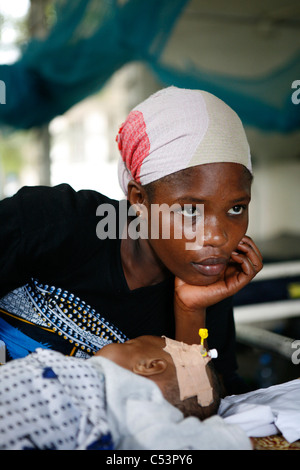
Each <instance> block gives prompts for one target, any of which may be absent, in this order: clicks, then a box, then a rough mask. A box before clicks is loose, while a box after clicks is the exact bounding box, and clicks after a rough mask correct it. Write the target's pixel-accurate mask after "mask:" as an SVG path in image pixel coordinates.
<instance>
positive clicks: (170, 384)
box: [97, 336, 220, 420]
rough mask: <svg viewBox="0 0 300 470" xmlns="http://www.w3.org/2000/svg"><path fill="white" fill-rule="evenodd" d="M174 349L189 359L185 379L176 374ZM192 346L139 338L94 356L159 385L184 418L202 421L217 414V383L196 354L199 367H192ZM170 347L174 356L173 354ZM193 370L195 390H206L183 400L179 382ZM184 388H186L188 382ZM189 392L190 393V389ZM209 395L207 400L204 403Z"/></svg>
mask: <svg viewBox="0 0 300 470" xmlns="http://www.w3.org/2000/svg"><path fill="white" fill-rule="evenodd" d="M177 346H178V348H179V349H180V348H182V346H183V347H184V349H185V351H187V353H188V354H189V356H188V357H190V358H191V362H190V363H189V362H186V363H185V364H184V369H185V370H186V372H187V375H186V376H185V377H182V376H180V373H178V361H177V360H176V355H177V354H176V349H177ZM195 346H196V345H193V346H188V345H185V344H184V343H179V342H177V341H173V340H169V339H168V338H164V337H157V336H140V337H138V338H135V339H132V340H129V341H126V342H125V343H111V344H109V345H107V346H105V347H103V348H102V349H100V351H98V352H97V355H98V356H102V357H106V358H107V359H110V360H112V361H113V362H115V363H116V364H118V365H120V366H121V367H124V368H125V369H128V370H130V371H132V372H133V373H135V374H138V375H141V376H144V377H146V378H148V379H150V380H152V381H153V382H155V383H156V384H157V385H158V386H159V388H160V389H161V391H162V393H163V395H164V397H165V398H166V400H168V401H169V402H170V403H171V404H172V405H174V406H176V407H177V408H179V409H180V411H181V412H182V413H183V415H184V416H185V417H188V416H196V417H197V418H199V419H201V420H203V419H206V418H208V417H209V416H211V415H213V414H216V413H217V410H218V407H219V402H220V395H219V384H218V379H217V376H216V374H215V372H214V370H213V367H212V366H211V362H208V361H207V359H205V360H204V359H203V357H202V356H201V354H200V352H199V356H200V357H199V365H200V367H197V364H196V367H195V352H194V351H193V353H192V356H190V348H194V347H195ZM174 348H175V354H174V352H173V351H174ZM196 348H198V346H196ZM176 362H177V364H176ZM196 362H197V357H196ZM175 364H176V365H175ZM195 370H196V371H197V372H196V373H197V374H199V376H198V379H199V380H198V384H199V388H202V386H203V384H204V385H205V386H204V389H205V390H206V391H204V395H203V390H202V392H201V391H200V390H199V393H198V397H197V396H196V393H195V394H194V391H192V392H191V394H194V395H193V396H189V397H188V398H183V393H184V394H185V393H186V390H185V391H183V389H182V386H183V382H184V381H186V382H188V380H187V379H186V378H187V377H188V376H189V374H194V372H195ZM184 385H188V383H185V384H184ZM190 390H192V387H191V388H190ZM188 391H189V386H188ZM201 393H202V399H203V398H204V401H203V400H202V403H203V404H200V403H201V397H200V395H201ZM209 394H210V395H211V397H210V399H209V400H208V401H207V396H208V395H209ZM187 395H189V394H187Z"/></svg>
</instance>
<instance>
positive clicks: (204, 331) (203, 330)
mask: <svg viewBox="0 0 300 470" xmlns="http://www.w3.org/2000/svg"><path fill="white" fill-rule="evenodd" d="M199 336H200V338H201V346H202V347H203V343H204V340H205V339H206V338H207V337H208V331H207V329H206V328H200V330H199ZM202 356H203V357H205V356H207V352H206V349H205V348H204V347H203V353H202Z"/></svg>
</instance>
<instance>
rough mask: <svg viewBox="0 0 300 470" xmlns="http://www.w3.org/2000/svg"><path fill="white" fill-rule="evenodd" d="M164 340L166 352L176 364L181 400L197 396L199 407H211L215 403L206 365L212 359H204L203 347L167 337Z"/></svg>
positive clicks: (207, 357)
mask: <svg viewBox="0 0 300 470" xmlns="http://www.w3.org/2000/svg"><path fill="white" fill-rule="evenodd" d="M164 338H165V341H166V346H165V348H164V351H166V352H167V353H169V354H170V356H171V357H172V359H173V362H174V364H175V368H176V375H177V381H178V387H179V393H180V400H185V399H186V398H190V397H194V396H197V400H198V403H199V405H201V406H208V405H210V404H211V403H212V402H213V389H212V386H211V384H210V381H209V378H208V374H207V370H206V365H207V363H208V362H209V361H210V359H211V358H210V357H209V356H208V355H207V356H205V357H203V355H202V353H203V347H202V346H201V345H198V344H193V345H188V344H185V343H182V342H179V341H175V340H172V339H170V338H166V337H165V336H164Z"/></svg>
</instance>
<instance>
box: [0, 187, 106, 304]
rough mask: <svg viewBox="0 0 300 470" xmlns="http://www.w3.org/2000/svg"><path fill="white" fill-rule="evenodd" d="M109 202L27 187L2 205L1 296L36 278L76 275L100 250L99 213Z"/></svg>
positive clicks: (84, 193)
mask: <svg viewBox="0 0 300 470" xmlns="http://www.w3.org/2000/svg"><path fill="white" fill-rule="evenodd" d="M106 200H108V198H105V196H102V195H100V194H99V193H97V192H94V191H89V190H84V191H78V192H76V191H74V190H73V189H72V188H71V187H70V186H69V185H66V184H62V185H59V186H56V187H54V188H50V187H43V186H37V187H24V188H22V189H21V190H20V191H18V193H17V194H16V195H14V196H13V197H11V198H7V199H4V200H3V201H1V202H0V220H1V226H0V247H1V248H0V250H1V251H0V297H2V296H3V295H4V294H6V293H7V292H9V291H11V290H12V289H14V288H16V287H18V286H20V285H23V284H24V283H26V282H28V280H29V279H30V278H31V277H34V276H36V277H44V275H45V273H47V275H48V276H49V277H50V276H51V273H53V272H54V270H56V271H57V270H60V271H61V273H62V274H63V272H64V271H65V272H70V270H71V269H73V268H74V267H75V266H78V264H79V263H80V262H81V260H82V259H83V257H86V256H88V255H89V256H91V254H92V252H93V249H96V241H97V237H96V209H97V207H98V205H99V204H100V203H101V202H104V201H106Z"/></svg>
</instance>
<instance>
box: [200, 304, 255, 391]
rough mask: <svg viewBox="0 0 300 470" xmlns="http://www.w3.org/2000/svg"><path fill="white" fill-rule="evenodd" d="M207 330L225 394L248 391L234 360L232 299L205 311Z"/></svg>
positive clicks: (234, 343) (234, 338) (234, 340)
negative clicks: (215, 354)
mask: <svg viewBox="0 0 300 470" xmlns="http://www.w3.org/2000/svg"><path fill="white" fill-rule="evenodd" d="M206 318H207V328H208V333H209V337H208V345H209V348H210V349H212V348H216V349H217V351H218V358H217V359H215V360H214V365H215V368H216V370H217V371H219V372H220V373H221V375H222V379H223V382H224V386H225V388H226V392H227V394H230V395H231V394H239V393H244V392H246V391H248V389H247V388H246V385H245V384H244V382H243V380H242V379H241V378H240V377H239V375H238V373H237V370H238V364H237V359H236V335H235V324H234V317H233V303H232V298H231V297H230V298H227V299H224V300H222V301H221V302H219V303H218V304H216V305H213V306H211V307H209V308H208V309H207V317H206Z"/></svg>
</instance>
